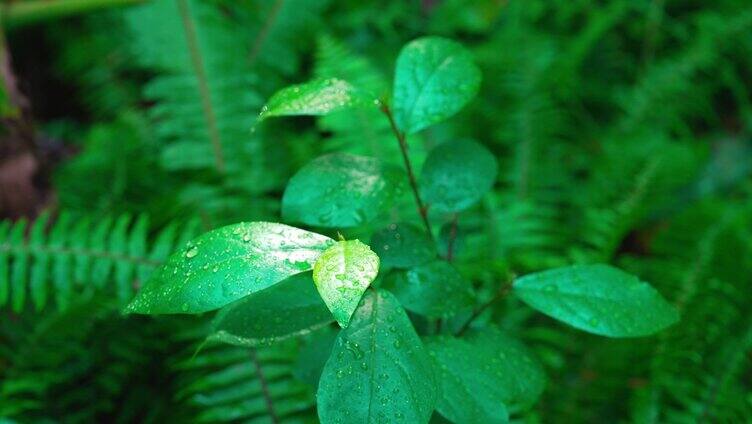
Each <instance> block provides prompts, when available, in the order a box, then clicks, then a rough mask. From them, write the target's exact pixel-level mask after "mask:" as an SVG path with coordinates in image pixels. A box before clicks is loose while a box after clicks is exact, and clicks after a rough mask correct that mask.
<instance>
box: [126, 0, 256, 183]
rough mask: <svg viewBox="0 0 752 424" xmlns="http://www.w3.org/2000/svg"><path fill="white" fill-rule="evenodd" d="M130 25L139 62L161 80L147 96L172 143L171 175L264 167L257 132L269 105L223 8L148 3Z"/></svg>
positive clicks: (166, 161) (188, 0)
mask: <svg viewBox="0 0 752 424" xmlns="http://www.w3.org/2000/svg"><path fill="white" fill-rule="evenodd" d="M127 18H128V23H129V25H130V27H131V28H132V32H133V34H134V37H135V41H136V42H135V43H134V49H135V50H136V57H137V58H138V60H139V61H140V62H141V63H142V64H143V65H144V66H146V67H148V68H151V69H154V70H156V71H157V72H159V74H158V76H156V77H155V78H154V79H153V80H152V81H150V82H149V83H148V84H147V85H146V88H145V90H144V95H145V97H146V98H147V99H149V100H151V101H154V102H156V104H155V105H154V107H152V108H151V110H150V114H151V116H152V119H153V120H154V122H155V124H156V130H157V134H158V135H159V137H160V138H162V139H164V140H166V141H169V145H168V146H166V148H165V150H164V151H163V154H162V162H163V165H164V167H165V168H166V169H170V170H186V169H211V168H215V169H216V170H217V171H219V172H225V171H239V170H241V169H242V168H243V167H249V166H252V165H253V164H254V163H258V160H259V159H261V157H262V156H261V152H260V151H259V150H258V149H259V148H260V145H259V143H258V142H255V143H254V141H255V140H254V137H252V135H251V132H250V129H251V127H252V126H253V124H254V122H255V117H254V111H257V110H259V109H260V107H261V105H262V103H263V99H262V97H261V96H259V95H258V94H257V93H256V91H255V90H254V89H253V86H254V81H255V79H254V74H253V73H251V72H250V68H249V66H248V62H247V60H244V59H247V52H248V46H247V45H246V44H245V43H244V41H243V40H244V39H243V37H242V33H240V32H239V31H238V30H237V27H236V26H233V25H231V24H230V22H229V21H228V18H227V17H226V16H224V15H223V14H222V12H221V11H220V10H219V8H218V6H217V5H215V4H212V3H207V2H202V1H196V0H157V1H153V2H149V3H148V4H145V5H143V6H141V7H138V8H135V9H133V10H132V11H130V12H129V13H128V16H127ZM254 146H255V147H254ZM251 147H254V148H251ZM254 159H255V160H254Z"/></svg>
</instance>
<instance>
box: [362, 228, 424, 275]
mask: <svg viewBox="0 0 752 424" xmlns="http://www.w3.org/2000/svg"><path fill="white" fill-rule="evenodd" d="M371 246H373V251H374V252H376V254H377V255H379V258H381V265H383V266H384V267H390V268H391V267H394V268H410V267H413V266H416V265H420V264H423V263H426V262H429V261H431V260H432V259H434V258H436V249H435V248H434V246H433V243H431V240H430V239H429V238H428V236H427V235H426V233H425V231H423V230H422V229H420V228H418V227H416V226H415V225H413V224H390V225H389V226H388V227H386V228H383V229H381V230H379V231H377V232H375V233H374V234H373V236H372V237H371Z"/></svg>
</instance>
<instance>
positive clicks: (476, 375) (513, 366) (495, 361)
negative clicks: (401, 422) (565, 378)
mask: <svg viewBox="0 0 752 424" xmlns="http://www.w3.org/2000/svg"><path fill="white" fill-rule="evenodd" d="M426 349H428V351H429V354H430V355H431V357H432V359H433V360H434V363H435V365H436V370H437V377H438V379H439V384H440V386H441V391H440V393H441V396H440V398H439V401H438V404H437V406H436V409H437V410H438V411H439V412H440V413H441V414H442V415H443V416H445V417H446V418H449V419H450V420H452V421H453V422H458V423H503V422H507V420H508V411H507V405H509V406H510V408H511V407H512V406H514V407H515V408H519V407H527V406H530V405H532V404H533V403H534V402H535V401H536V400H537V398H538V397H539V396H540V394H541V392H542V391H543V388H544V386H545V374H544V373H543V369H542V367H541V366H540V364H539V363H538V362H537V361H536V360H535V359H534V358H533V357H532V356H531V354H530V353H529V352H528V350H527V349H526V348H525V346H523V345H522V344H521V343H520V342H518V341H516V340H514V339H512V338H511V337H508V336H505V335H504V334H503V333H501V332H500V331H499V330H497V329H495V328H494V327H489V328H484V329H483V330H482V331H478V332H472V333H470V334H468V335H467V336H466V337H464V338H456V337H452V336H437V337H432V338H429V339H428V340H427V341H426Z"/></svg>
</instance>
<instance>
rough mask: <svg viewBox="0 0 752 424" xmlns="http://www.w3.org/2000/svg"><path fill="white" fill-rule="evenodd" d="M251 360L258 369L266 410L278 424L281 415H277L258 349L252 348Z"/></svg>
mask: <svg viewBox="0 0 752 424" xmlns="http://www.w3.org/2000/svg"><path fill="white" fill-rule="evenodd" d="M250 353H251V362H252V363H253V367H254V368H255V369H256V375H257V376H258V379H259V383H261V394H263V395H264V403H265V404H266V410H267V411H268V412H269V420H270V421H271V422H272V423H274V424H277V423H279V417H277V413H276V412H275V410H274V401H273V399H272V395H271V392H270V391H269V384H268V382H267V381H266V376H265V375H264V371H263V370H262V369H261V363H260V362H259V360H258V356H257V355H256V349H251V351H250Z"/></svg>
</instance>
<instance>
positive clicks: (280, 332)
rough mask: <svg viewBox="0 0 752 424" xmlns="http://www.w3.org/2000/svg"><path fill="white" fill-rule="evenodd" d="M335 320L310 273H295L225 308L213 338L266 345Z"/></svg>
mask: <svg viewBox="0 0 752 424" xmlns="http://www.w3.org/2000/svg"><path fill="white" fill-rule="evenodd" d="M331 322H332V314H331V313H330V312H329V310H328V309H327V307H326V304H325V303H324V302H323V301H322V299H321V297H320V296H319V295H318V293H316V289H315V287H314V284H313V280H312V279H311V275H310V274H309V273H303V274H296V275H293V276H292V277H290V278H288V279H286V280H284V281H282V282H281V283H279V284H275V285H273V286H271V287H269V288H268V289H265V290H261V291H260V292H256V293H254V294H252V295H249V296H246V297H244V298H242V299H240V300H238V301H237V302H234V303H231V304H229V305H227V306H225V307H224V308H222V309H221V310H220V311H219V312H218V313H217V316H216V317H215V318H214V322H213V328H212V334H211V335H210V336H209V338H210V339H211V340H216V341H221V342H225V343H231V344H235V345H240V346H251V347H254V346H263V345H265V344H267V345H268V344H271V343H276V342H278V341H280V340H284V339H287V338H290V337H294V336H300V335H303V334H307V333H310V332H312V331H314V330H316V329H318V328H321V327H323V326H325V325H327V324H329V323H331Z"/></svg>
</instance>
